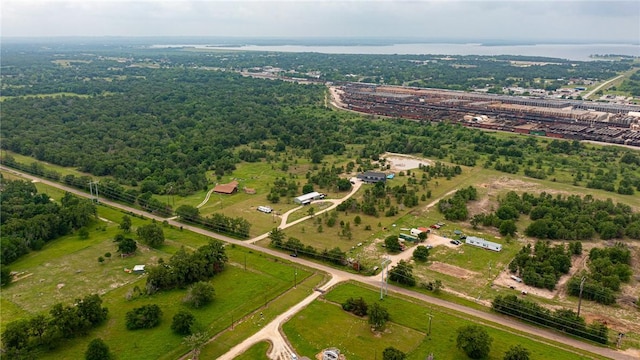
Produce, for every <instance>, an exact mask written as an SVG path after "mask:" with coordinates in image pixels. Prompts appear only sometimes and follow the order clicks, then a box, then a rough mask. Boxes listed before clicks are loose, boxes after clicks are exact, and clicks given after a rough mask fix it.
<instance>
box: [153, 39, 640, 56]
mask: <svg viewBox="0 0 640 360" xmlns="http://www.w3.org/2000/svg"><path fill="white" fill-rule="evenodd" d="M153 47H157V48H168V47H194V48H200V49H204V48H209V49H224V50H248V51H280V52H318V53H324V54H401V55H408V54H412V55H422V54H441V55H524V56H544V57H553V58H561V59H569V60H593V59H591V58H590V57H589V56H590V55H593V54H618V55H631V56H640V45H631V44H540V45H498V46H490V45H482V44H436V43H421V44H393V45H362V46H360V45H346V46H339V45H328V46H324V45H323V46H317V45H314V46H305V45H269V46H264V45H242V46H235V47H226V46H217V45H154V46H153Z"/></svg>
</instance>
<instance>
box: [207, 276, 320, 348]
mask: <svg viewBox="0 0 640 360" xmlns="http://www.w3.org/2000/svg"><path fill="white" fill-rule="evenodd" d="M323 280H324V276H323V275H321V274H315V275H313V276H311V277H309V278H307V279H306V280H304V281H302V282H301V283H300V284H298V286H297V287H296V288H295V289H290V290H288V291H287V292H286V293H284V294H283V295H281V296H280V297H278V298H276V299H274V300H272V301H269V302H268V303H267V305H266V306H263V307H261V308H260V309H259V311H255V312H253V313H251V314H249V315H248V316H246V317H245V318H243V319H238V320H236V324H235V326H234V328H233V330H231V329H229V328H227V330H226V331H224V332H223V333H221V334H220V335H218V336H217V337H216V338H215V340H214V341H212V342H210V343H208V344H207V345H206V346H205V347H204V348H203V349H202V353H201V356H202V358H206V359H215V358H217V357H219V356H221V355H222V354H224V353H226V352H227V351H229V349H231V348H232V347H233V346H235V345H236V344H239V343H240V342H242V341H243V340H244V339H246V338H248V337H249V336H251V335H253V334H255V333H256V332H258V331H259V330H260V329H261V328H262V326H264V325H265V324H268V323H269V322H270V321H272V320H273V319H275V318H276V317H277V316H278V315H280V314H281V313H283V312H284V311H286V310H287V309H289V308H290V307H292V306H294V305H295V304H297V303H298V302H300V301H302V300H303V299H304V298H306V297H307V296H309V295H310V294H311V293H312V292H313V291H314V290H313V289H314V288H315V287H316V286H317V285H318V284H319V283H320V282H322V281H323ZM259 313H262V318H261V317H260V315H259ZM245 354H246V352H245Z"/></svg>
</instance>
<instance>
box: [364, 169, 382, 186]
mask: <svg viewBox="0 0 640 360" xmlns="http://www.w3.org/2000/svg"><path fill="white" fill-rule="evenodd" d="M357 178H358V179H360V180H362V181H364V182H366V183H369V184H372V183H377V182H380V181H386V180H387V174H385V173H383V172H378V171H366V172H363V173H362V174H358V176H357Z"/></svg>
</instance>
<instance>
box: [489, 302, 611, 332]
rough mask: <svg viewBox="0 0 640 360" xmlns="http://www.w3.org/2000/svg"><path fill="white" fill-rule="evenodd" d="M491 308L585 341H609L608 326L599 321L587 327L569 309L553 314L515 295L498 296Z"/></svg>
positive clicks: (556, 311) (583, 321) (581, 318)
mask: <svg viewBox="0 0 640 360" xmlns="http://www.w3.org/2000/svg"><path fill="white" fill-rule="evenodd" d="M491 308H492V309H493V310H495V311H497V312H499V313H502V314H506V315H509V316H513V317H516V318H518V319H522V320H525V321H528V322H531V323H534V324H537V325H542V326H546V327H550V328H552V329H556V330H559V331H562V332H565V333H567V334H571V335H575V336H578V337H581V338H583V339H587V340H591V341H595V342H598V343H601V344H607V343H608V341H609V328H607V326H606V325H604V324H602V323H600V322H597V321H594V322H592V323H591V324H589V325H587V324H586V322H585V320H584V318H583V317H580V316H578V315H577V314H576V313H575V312H574V311H572V310H569V309H557V310H555V311H553V312H552V311H550V310H549V309H546V308H544V307H542V306H540V305H538V304H537V303H535V302H532V301H527V300H520V299H518V297H517V296H515V295H506V296H502V295H498V296H496V298H495V299H494V300H493V302H492V303H491Z"/></svg>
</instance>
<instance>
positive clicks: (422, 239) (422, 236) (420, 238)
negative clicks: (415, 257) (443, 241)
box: [418, 231, 429, 242]
mask: <svg viewBox="0 0 640 360" xmlns="http://www.w3.org/2000/svg"><path fill="white" fill-rule="evenodd" d="M428 236H429V234H427V232H426V231H422V232H420V233H419V234H418V241H420V242H425V240H427V237H428Z"/></svg>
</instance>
